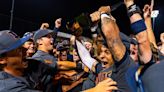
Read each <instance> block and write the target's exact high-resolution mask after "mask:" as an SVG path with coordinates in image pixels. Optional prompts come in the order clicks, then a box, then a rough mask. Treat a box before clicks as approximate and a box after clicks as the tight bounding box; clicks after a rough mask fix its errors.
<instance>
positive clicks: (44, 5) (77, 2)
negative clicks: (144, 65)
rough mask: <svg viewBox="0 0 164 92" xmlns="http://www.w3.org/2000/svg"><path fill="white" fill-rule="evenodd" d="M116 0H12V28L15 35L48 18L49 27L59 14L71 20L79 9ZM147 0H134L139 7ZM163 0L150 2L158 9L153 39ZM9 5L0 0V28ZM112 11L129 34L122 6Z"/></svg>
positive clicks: (163, 12)
mask: <svg viewBox="0 0 164 92" xmlns="http://www.w3.org/2000/svg"><path fill="white" fill-rule="evenodd" d="M122 1H123V0H122ZM118 2H121V0H15V8H14V20H13V31H14V32H16V33H17V34H19V35H22V34H23V33H25V32H27V31H35V30H37V29H38V28H39V27H40V25H41V23H42V22H48V23H49V24H50V28H53V27H54V21H55V19H57V18H59V17H62V18H63V20H64V21H71V20H73V18H75V17H76V16H78V15H80V14H81V13H91V12H94V11H95V10H97V9H98V8H99V7H100V6H102V5H113V4H115V3H118ZM149 2H150V0H136V3H137V4H138V5H139V6H140V7H141V8H143V5H144V4H146V3H149ZM163 2H164V1H163V0H155V6H154V9H158V10H159V11H160V14H159V16H158V17H157V18H156V20H155V30H154V31H155V35H156V38H157V41H158V40H159V33H161V32H164V26H163V24H164V17H162V16H164V3H163ZM11 5H12V0H0V30H4V29H9V24H10V10H11ZM112 15H113V16H114V17H115V18H116V20H117V23H118V25H119V28H120V30H121V31H123V32H124V33H126V34H128V35H129V34H130V33H131V31H130V27H129V20H128V17H127V15H126V8H125V6H124V5H122V6H120V7H119V8H118V9H117V10H116V11H114V12H112ZM84 32H85V31H84ZM86 33H87V32H86Z"/></svg>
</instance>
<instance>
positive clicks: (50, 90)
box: [32, 50, 61, 92]
mask: <svg viewBox="0 0 164 92" xmlns="http://www.w3.org/2000/svg"><path fill="white" fill-rule="evenodd" d="M32 59H35V60H39V61H41V62H42V63H44V64H46V65H47V66H49V68H51V69H52V70H53V71H49V72H47V73H46V72H45V75H46V76H43V75H44V74H43V75H41V77H39V78H40V81H39V80H38V81H39V82H40V83H41V84H43V85H42V86H43V87H44V89H43V90H44V92H54V90H58V92H61V86H59V87H54V84H53V77H54V74H55V72H57V59H56V58H55V57H54V56H52V55H50V54H49V53H46V52H43V51H40V50H38V51H37V52H36V53H35V54H34V55H33V56H32ZM38 81H37V82H38ZM55 88H57V89H55Z"/></svg>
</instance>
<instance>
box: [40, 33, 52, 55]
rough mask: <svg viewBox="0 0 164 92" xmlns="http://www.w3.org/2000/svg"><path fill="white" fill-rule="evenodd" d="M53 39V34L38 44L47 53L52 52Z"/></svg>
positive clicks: (43, 38) (41, 39)
mask: <svg viewBox="0 0 164 92" xmlns="http://www.w3.org/2000/svg"><path fill="white" fill-rule="evenodd" d="M53 40H54V39H53V37H52V35H51V34H47V35H45V36H43V37H41V38H40V39H38V41H37V43H38V45H39V48H42V50H43V51H45V52H50V51H52V50H53Z"/></svg>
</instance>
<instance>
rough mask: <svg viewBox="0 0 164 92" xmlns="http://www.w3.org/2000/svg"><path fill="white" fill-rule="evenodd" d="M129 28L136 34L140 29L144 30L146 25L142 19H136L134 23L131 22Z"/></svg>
mask: <svg viewBox="0 0 164 92" xmlns="http://www.w3.org/2000/svg"><path fill="white" fill-rule="evenodd" d="M131 28H132V30H133V32H134V34H135V35H136V34H138V33H140V32H142V31H145V30H146V25H145V22H144V20H143V19H141V20H139V21H136V22H134V23H132V24H131Z"/></svg>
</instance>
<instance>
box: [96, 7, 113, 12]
mask: <svg viewBox="0 0 164 92" xmlns="http://www.w3.org/2000/svg"><path fill="white" fill-rule="evenodd" d="M98 11H99V12H101V13H110V12H111V9H110V6H101V7H100V8H99V10H98Z"/></svg>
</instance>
